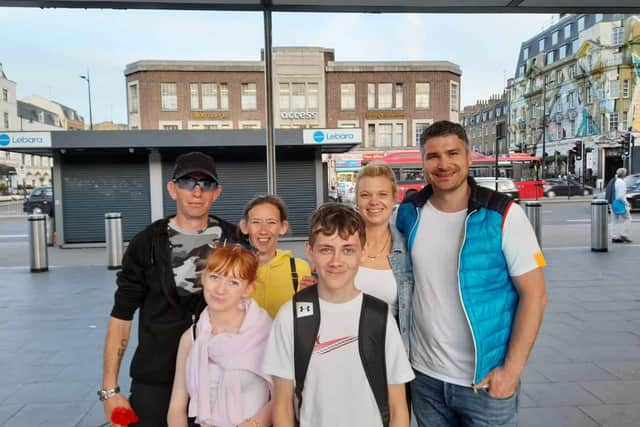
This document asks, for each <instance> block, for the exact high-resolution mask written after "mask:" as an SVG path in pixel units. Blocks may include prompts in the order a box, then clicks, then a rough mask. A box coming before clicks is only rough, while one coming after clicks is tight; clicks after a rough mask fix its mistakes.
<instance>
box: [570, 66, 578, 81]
mask: <svg viewBox="0 0 640 427" xmlns="http://www.w3.org/2000/svg"><path fill="white" fill-rule="evenodd" d="M577 70H578V66H577V65H576V64H571V65H569V79H575V77H576V74H577Z"/></svg>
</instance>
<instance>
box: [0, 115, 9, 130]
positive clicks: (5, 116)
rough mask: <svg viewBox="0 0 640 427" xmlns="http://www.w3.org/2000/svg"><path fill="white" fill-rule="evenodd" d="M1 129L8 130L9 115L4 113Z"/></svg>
mask: <svg viewBox="0 0 640 427" xmlns="http://www.w3.org/2000/svg"><path fill="white" fill-rule="evenodd" d="M2 121H3V127H4V128H5V129H9V113H7V112H4V113H3V120H2Z"/></svg>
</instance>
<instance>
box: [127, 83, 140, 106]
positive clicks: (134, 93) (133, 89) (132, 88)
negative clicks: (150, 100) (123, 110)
mask: <svg viewBox="0 0 640 427" xmlns="http://www.w3.org/2000/svg"><path fill="white" fill-rule="evenodd" d="M128 95H129V112H130V113H137V112H138V111H140V102H139V99H140V98H139V96H138V83H130V84H129V94H128Z"/></svg>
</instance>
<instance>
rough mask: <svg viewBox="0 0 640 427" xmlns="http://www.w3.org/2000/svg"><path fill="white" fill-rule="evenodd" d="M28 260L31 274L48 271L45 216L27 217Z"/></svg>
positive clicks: (34, 215)
mask: <svg viewBox="0 0 640 427" xmlns="http://www.w3.org/2000/svg"><path fill="white" fill-rule="evenodd" d="M29 260H30V264H31V272H32V273H40V272H42V271H47V270H49V257H48V254H47V215H43V214H33V215H29Z"/></svg>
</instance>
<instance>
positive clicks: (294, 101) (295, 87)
mask: <svg viewBox="0 0 640 427" xmlns="http://www.w3.org/2000/svg"><path fill="white" fill-rule="evenodd" d="M304 98H305V97H304V83H291V109H292V110H304V108H305V99H304Z"/></svg>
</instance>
